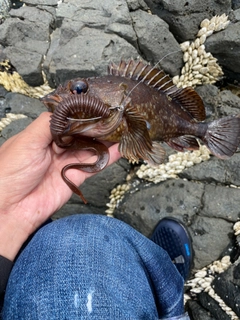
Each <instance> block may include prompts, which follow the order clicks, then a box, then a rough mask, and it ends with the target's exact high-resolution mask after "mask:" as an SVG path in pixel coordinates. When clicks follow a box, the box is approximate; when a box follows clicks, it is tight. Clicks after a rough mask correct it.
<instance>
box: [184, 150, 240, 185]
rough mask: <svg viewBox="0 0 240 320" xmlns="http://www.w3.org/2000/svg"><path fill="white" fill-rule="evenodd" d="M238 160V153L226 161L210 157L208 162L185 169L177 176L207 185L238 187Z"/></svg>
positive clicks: (239, 179) (239, 180)
mask: <svg viewBox="0 0 240 320" xmlns="http://www.w3.org/2000/svg"><path fill="white" fill-rule="evenodd" d="M239 159H240V153H235V154H234V155H233V156H232V157H231V158H230V159H228V160H221V159H217V158H216V157H211V159H210V160H208V161H205V162H202V163H200V164H198V165H197V167H196V166H193V167H190V168H187V169H185V170H184V171H182V172H181V173H180V174H179V177H181V178H186V179H188V180H198V181H202V182H207V183H211V182H214V183H221V184H225V185H236V186H240V174H239V172H240V171H239ZM232 190H233V189H232Z"/></svg>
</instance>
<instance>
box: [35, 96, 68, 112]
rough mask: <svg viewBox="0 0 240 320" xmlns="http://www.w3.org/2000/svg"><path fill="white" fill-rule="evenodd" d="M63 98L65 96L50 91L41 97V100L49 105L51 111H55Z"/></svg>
mask: <svg viewBox="0 0 240 320" xmlns="http://www.w3.org/2000/svg"><path fill="white" fill-rule="evenodd" d="M62 100H63V97H62V96H60V95H58V94H52V93H49V94H48V95H46V96H44V97H42V98H40V101H42V102H43V104H44V105H45V106H46V107H47V109H48V111H49V112H54V110H55V109H56V108H57V106H58V105H59V103H60V102H61V101H62Z"/></svg>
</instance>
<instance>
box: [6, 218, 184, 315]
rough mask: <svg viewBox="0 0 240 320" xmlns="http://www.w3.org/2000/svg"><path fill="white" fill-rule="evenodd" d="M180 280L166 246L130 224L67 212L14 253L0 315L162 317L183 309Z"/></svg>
mask: <svg viewBox="0 0 240 320" xmlns="http://www.w3.org/2000/svg"><path fill="white" fill-rule="evenodd" d="M183 284H184V281H183V279H182V277H181V276H180V274H179V272H178V271H177V269H176V268H175V266H174V265H173V263H172V261H171V260H170V258H169V256H168V254H167V253H166V252H165V251H164V250H163V249H162V248H161V247H159V246H158V245H156V244H155V243H153V242H152V241H151V240H149V239H147V238H146V237H145V236H143V235H142V234H140V233H139V232H137V231H136V230H135V229H133V228H131V227H130V226H129V225H127V224H125V223H123V222H121V221H119V220H117V219H113V218H109V217H106V216H101V215H91V214H81V215H74V216H69V217H66V218H63V219H60V220H57V221H54V222H52V223H49V224H47V225H45V226H44V227H42V228H41V229H40V230H39V231H38V232H37V233H36V234H35V236H34V237H33V239H32V240H31V241H30V243H29V244H28V245H27V246H26V248H25V249H24V250H23V252H22V253H21V254H20V256H19V258H18V259H17V261H16V263H15V265H14V267H13V270H12V272H11V275H10V278H9V282H8V286H7V290H6V295H5V301H4V308H3V319H4V320H5V319H6V320H7V319H11V320H12V319H14V320H17V319H19V320H20V319H21V320H25V319H26V320H32V319H33V320H37V319H42V320H46V319H50V320H54V319H56V320H63V319H64V320H65V319H69V320H70V319H71V320H75V319H96V320H101V319H104V320H107V319H109V320H115V319H119V320H120V319H121V320H122V319H131V320H135V319H148V320H151V319H159V318H160V319H163V318H167V317H173V316H178V315H183V313H184V307H183ZM180 319H186V318H185V317H184V316H183V317H181V318H180ZM187 319H188V318H187Z"/></svg>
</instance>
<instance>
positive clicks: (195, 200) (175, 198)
mask: <svg viewBox="0 0 240 320" xmlns="http://www.w3.org/2000/svg"><path fill="white" fill-rule="evenodd" d="M202 193H203V186H202V185H201V184H195V183H193V182H188V181H182V180H169V181H164V182H162V183H160V184H158V185H151V184H150V185H149V186H147V184H146V186H145V187H144V184H139V185H138V186H136V187H134V188H132V189H131V190H130V191H128V192H127V193H126V195H125V197H124V199H123V201H122V203H121V204H120V206H119V208H118V209H117V210H116V211H115V213H114V216H116V217H117V218H119V219H121V220H123V221H125V222H127V223H129V224H131V225H132V226H133V227H134V228H135V229H137V230H139V231H140V232H141V233H143V234H145V235H147V236H149V235H150V234H151V232H152V231H153V228H154V226H155V225H156V224H157V222H158V221H159V220H160V219H161V218H163V217H165V216H175V217H178V218H179V219H180V220H182V221H185V222H187V223H188V224H189V222H191V220H192V217H193V215H194V213H196V212H198V211H199V210H200V207H201V197H202ZM185 199H187V201H186V202H185Z"/></svg>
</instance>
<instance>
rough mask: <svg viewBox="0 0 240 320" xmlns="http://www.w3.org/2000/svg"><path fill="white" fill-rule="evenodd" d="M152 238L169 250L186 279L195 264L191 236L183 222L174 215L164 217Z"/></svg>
mask: <svg viewBox="0 0 240 320" xmlns="http://www.w3.org/2000/svg"><path fill="white" fill-rule="evenodd" d="M150 239H151V240H152V241H153V242H155V243H156V244H158V245H159V246H160V247H162V248H163V249H164V250H165V251H167V253H168V254H169V256H170V258H171V259H172V262H173V263H174V264H175V266H176V268H177V269H178V271H179V272H180V274H181V276H182V277H183V278H184V281H186V280H187V278H188V277H189V275H190V271H191V269H192V266H193V256H194V253H193V248H192V239H191V236H190V234H189V233H188V231H187V229H186V227H185V226H184V225H183V223H182V222H180V221H179V220H177V219H175V218H172V217H166V218H163V219H162V220H160V221H159V223H158V224H157V226H156V227H155V230H154V231H153V234H152V236H151V237H150Z"/></svg>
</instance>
